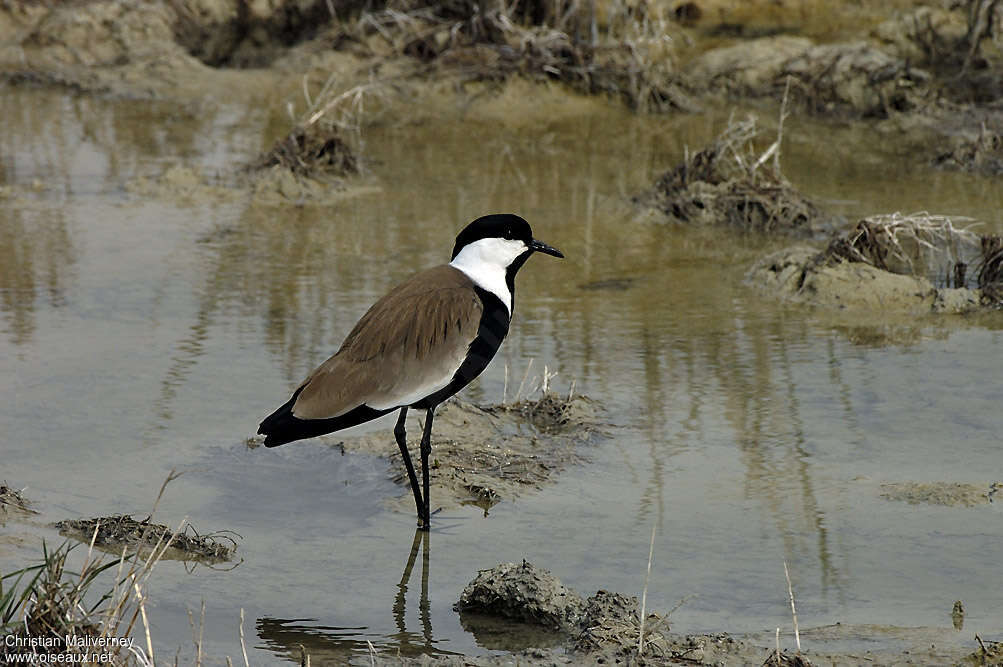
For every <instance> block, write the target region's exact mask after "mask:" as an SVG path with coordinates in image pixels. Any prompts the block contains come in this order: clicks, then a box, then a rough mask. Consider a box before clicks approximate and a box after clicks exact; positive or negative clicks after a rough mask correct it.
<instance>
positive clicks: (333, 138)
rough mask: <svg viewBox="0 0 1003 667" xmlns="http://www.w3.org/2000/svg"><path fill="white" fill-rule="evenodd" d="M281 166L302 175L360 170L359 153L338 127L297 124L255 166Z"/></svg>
mask: <svg viewBox="0 0 1003 667" xmlns="http://www.w3.org/2000/svg"><path fill="white" fill-rule="evenodd" d="M272 167H281V168H283V169H287V170H289V171H291V172H292V173H294V174H298V175H300V176H309V177H311V178H318V177H342V176H348V175H351V174H357V173H358V172H359V167H358V163H357V161H356V158H355V154H354V153H353V152H352V149H351V148H349V146H348V144H347V143H346V142H345V140H344V139H342V138H341V136H340V134H339V133H338V132H337V130H336V129H334V128H324V127H322V126H320V125H317V124H314V125H307V126H305V127H304V126H297V127H295V128H293V130H292V131H291V132H290V133H289V134H288V135H286V136H285V137H283V138H282V139H280V140H279V141H277V142H276V143H275V145H274V146H273V147H272V149H271V150H270V151H268V152H267V153H265V154H264V155H262V156H261V157H259V158H258V160H257V161H256V162H255V163H254V164H252V165H251V169H254V170H265V169H270V168H272Z"/></svg>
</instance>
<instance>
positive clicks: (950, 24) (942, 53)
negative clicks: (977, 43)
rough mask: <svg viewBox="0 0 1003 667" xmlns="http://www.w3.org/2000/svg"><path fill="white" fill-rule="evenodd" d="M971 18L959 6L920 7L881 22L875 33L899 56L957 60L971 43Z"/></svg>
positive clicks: (920, 60)
mask: <svg viewBox="0 0 1003 667" xmlns="http://www.w3.org/2000/svg"><path fill="white" fill-rule="evenodd" d="M967 33H968V19H967V16H966V15H965V12H964V10H963V9H961V7H960V6H959V5H956V6H955V8H953V9H946V8H942V7H925V6H924V7H917V8H916V9H913V10H911V11H908V12H903V13H900V14H898V15H896V16H893V17H892V18H890V19H888V20H886V21H884V22H882V23H881V24H879V25H878V26H877V27H876V28H874V30H873V31H872V33H871V36H872V37H874V38H875V39H876V40H878V43H879V44H880V45H881V46H882V47H884V48H886V49H887V50H888V51H889V52H891V53H894V54H895V55H896V56H898V57H899V58H904V59H906V60H908V61H909V62H913V63H918V64H921V65H936V64H943V63H945V62H949V61H953V60H956V59H957V58H958V55H959V53H962V49H961V47H962V46H963V45H965V44H966V42H967Z"/></svg>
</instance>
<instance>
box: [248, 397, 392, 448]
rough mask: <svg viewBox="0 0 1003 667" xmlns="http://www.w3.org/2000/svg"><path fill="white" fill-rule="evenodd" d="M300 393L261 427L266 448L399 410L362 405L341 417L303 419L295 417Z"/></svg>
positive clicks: (259, 429) (339, 428)
mask: <svg viewBox="0 0 1003 667" xmlns="http://www.w3.org/2000/svg"><path fill="white" fill-rule="evenodd" d="M298 394H299V391H297V392H296V393H295V394H293V397H292V398H290V399H289V401H288V402H286V404H285V405H283V406H282V407H280V408H279V409H278V410H276V411H275V412H273V413H272V414H270V415H268V416H267V417H265V418H264V419H263V420H262V421H261V424H259V425H258V434H259V435H263V436H265V442H264V445H265V447H278V446H279V445H284V444H286V443H287V442H294V441H296V440H305V439H307V438H315V437H317V436H318V435H325V434H327V433H333V432H334V431H340V430H342V429H346V428H350V427H352V426H357V425H359V424H361V423H363V422H367V421H369V420H371V419H376V418H377V417H381V416H383V415H385V414H387V413H388V412H391V411H393V410H396V409H397V408H390V409H389V410H374V409H373V408H370V407H369V406H366V405H360V406H358V407H357V408H354V409H353V410H350V411H349V412H347V413H346V414H344V415H341V416H339V417H332V418H329V419H300V418H299V417H297V416H296V415H294V414H293V402H295V400H296V396H297V395H298Z"/></svg>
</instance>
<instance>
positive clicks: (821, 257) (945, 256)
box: [746, 214, 1003, 315]
mask: <svg viewBox="0 0 1003 667" xmlns="http://www.w3.org/2000/svg"><path fill="white" fill-rule="evenodd" d="M1001 262H1003V253H1001V252H1000V245H999V241H998V237H997V236H995V235H977V234H975V233H973V232H971V231H969V230H968V229H966V228H963V227H960V226H958V225H956V224H955V223H953V222H952V221H951V220H950V219H949V218H944V217H937V216H930V215H928V214H915V215H912V216H901V215H898V214H895V215H890V216H874V217H872V218H868V219H865V220H861V221H860V222H858V223H857V225H856V227H855V228H854V229H853V230H851V231H850V232H847V233H845V234H841V235H837V236H835V237H834V238H833V239H832V240H831V241H830V242H829V244H828V246H827V247H826V248H824V249H823V250H817V249H815V248H813V247H810V246H794V247H791V248H786V249H783V250H779V251H777V252H774V253H772V254H770V255H768V256H766V257H764V258H763V259H761V260H760V261H758V262H757V263H756V264H754V265H753V267H752V268H751V269H750V270H749V272H748V274H747V276H746V282H747V283H748V284H750V285H753V286H755V287H757V288H760V289H763V290H766V291H768V292H770V293H774V294H777V295H780V296H781V297H782V298H785V299H789V300H791V301H795V302H798V303H804V304H807V305H813V306H822V307H827V308H833V309H839V310H843V309H846V310H856V311H861V310H870V311H873V312H877V311H884V312H892V313H901V314H907V315H921V314H925V313H954V314H964V313H969V312H973V311H977V310H997V309H999V308H1000V306H1001V304H1003V302H1001V301H1000V295H1001V285H1003V283H1001V276H1000V274H999V271H998V267H999V265H1000V264H1001ZM969 267H972V268H973V269H974V271H969Z"/></svg>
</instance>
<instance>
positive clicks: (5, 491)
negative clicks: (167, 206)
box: [0, 482, 33, 512]
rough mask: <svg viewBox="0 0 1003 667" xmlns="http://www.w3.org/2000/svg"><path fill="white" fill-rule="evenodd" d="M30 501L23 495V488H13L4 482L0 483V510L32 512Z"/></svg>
mask: <svg viewBox="0 0 1003 667" xmlns="http://www.w3.org/2000/svg"><path fill="white" fill-rule="evenodd" d="M29 505H30V502H29V501H28V499H27V498H25V497H24V489H15V488H12V487H11V486H8V485H7V483H6V482H4V483H3V484H0V512H6V511H7V509H8V508H9V509H13V510H16V511H19V512H33V510H32V509H31V507H30V506H29Z"/></svg>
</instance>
